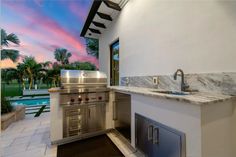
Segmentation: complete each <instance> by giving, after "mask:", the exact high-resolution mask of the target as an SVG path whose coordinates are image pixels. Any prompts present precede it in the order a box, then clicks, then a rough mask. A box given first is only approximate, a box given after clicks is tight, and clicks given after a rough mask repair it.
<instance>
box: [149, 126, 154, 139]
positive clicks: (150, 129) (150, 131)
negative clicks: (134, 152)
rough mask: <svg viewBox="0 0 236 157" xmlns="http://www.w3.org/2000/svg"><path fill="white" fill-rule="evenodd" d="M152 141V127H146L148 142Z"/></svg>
mask: <svg viewBox="0 0 236 157" xmlns="http://www.w3.org/2000/svg"><path fill="white" fill-rule="evenodd" d="M151 140H153V125H149V126H148V141H151Z"/></svg>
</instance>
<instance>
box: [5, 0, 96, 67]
mask: <svg viewBox="0 0 236 157" xmlns="http://www.w3.org/2000/svg"><path fill="white" fill-rule="evenodd" d="M71 4H73V3H71ZM4 5H5V6H7V7H8V8H9V9H11V10H12V11H14V12H16V13H17V14H19V16H20V17H21V18H23V21H24V23H23V24H22V23H21V24H20V23H14V25H12V24H6V23H3V25H4V27H5V28H7V32H9V33H10V32H14V33H16V34H17V35H18V36H19V38H20V41H21V45H20V46H19V47H16V49H18V50H19V51H20V53H23V54H26V55H30V54H33V56H35V58H36V59H37V60H38V61H39V62H42V61H46V60H54V55H53V52H54V50H55V48H58V47H64V48H66V49H68V51H70V52H71V53H72V57H71V59H70V60H71V61H81V62H84V61H88V62H91V63H93V64H95V65H96V66H97V67H98V60H97V59H96V58H95V57H92V56H89V55H88V54H87V52H86V47H85V45H84V43H83V42H81V41H79V40H78V39H77V38H76V37H75V36H74V35H73V34H71V33H70V32H68V31H66V30H65V29H64V28H62V27H61V26H60V25H59V24H58V23H57V22H55V21H54V20H53V19H51V18H49V17H47V16H45V15H43V14H41V13H40V11H39V12H38V10H32V9H31V8H28V7H26V6H25V5H24V4H23V3H17V4H15V3H10V2H9V3H8V2H6V1H5V2H4ZM69 7H70V8H71V9H72V11H73V12H74V13H76V12H77V14H76V15H77V17H79V18H84V17H85V16H86V15H84V14H83V13H81V12H85V11H80V10H77V9H82V8H79V7H78V6H72V5H70V6H69Z"/></svg>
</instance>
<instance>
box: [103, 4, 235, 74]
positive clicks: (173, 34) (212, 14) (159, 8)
mask: <svg viewBox="0 0 236 157" xmlns="http://www.w3.org/2000/svg"><path fill="white" fill-rule="evenodd" d="M235 28H236V1H219V0H218V1H217V0H201V1H198V0H194V1H193V0H188V1H186V0H178V1H177V0H171V1H170V0H167V1H164V0H148V1H144V0H130V1H129V2H128V3H127V4H126V6H125V7H124V8H123V10H122V11H121V13H120V14H119V16H118V18H117V19H116V20H115V21H113V23H112V25H111V26H109V28H108V29H107V30H106V31H105V32H104V33H103V34H102V36H101V37H100V39H99V42H100V43H99V46H100V47H99V52H100V54H99V55H100V56H99V57H100V58H99V61H100V70H101V71H104V72H106V73H107V74H109V65H110V64H109V59H110V50H109V44H111V43H112V42H113V41H114V40H116V39H117V38H119V40H120V76H121V77H122V76H143V75H156V74H160V75H161V74H173V73H174V72H175V70H176V69H177V68H182V69H183V70H184V71H185V72H186V73H208V72H222V71H224V72H236V61H235V58H236V29H235Z"/></svg>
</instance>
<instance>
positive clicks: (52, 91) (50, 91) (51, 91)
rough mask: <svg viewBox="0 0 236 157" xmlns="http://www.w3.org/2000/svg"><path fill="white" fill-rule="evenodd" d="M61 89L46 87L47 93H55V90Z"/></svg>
mask: <svg viewBox="0 0 236 157" xmlns="http://www.w3.org/2000/svg"><path fill="white" fill-rule="evenodd" d="M60 91H61V89H60V88H59V87H55V88H50V89H48V92H49V93H56V92H60Z"/></svg>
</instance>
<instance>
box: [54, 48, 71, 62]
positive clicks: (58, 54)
mask: <svg viewBox="0 0 236 157" xmlns="http://www.w3.org/2000/svg"><path fill="white" fill-rule="evenodd" d="M54 56H55V59H56V60H57V61H58V62H60V63H61V64H62V65H65V64H69V58H70V57H71V53H70V52H68V50H67V49H64V48H57V49H56V50H55V51H54Z"/></svg>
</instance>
